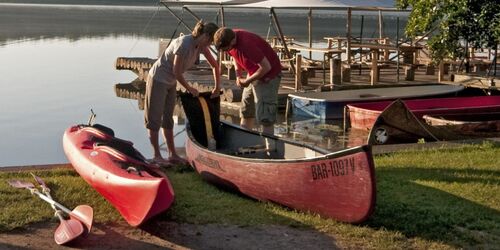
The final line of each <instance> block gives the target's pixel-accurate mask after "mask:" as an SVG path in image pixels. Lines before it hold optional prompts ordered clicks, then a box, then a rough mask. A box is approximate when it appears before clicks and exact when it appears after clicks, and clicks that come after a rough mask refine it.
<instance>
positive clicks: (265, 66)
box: [238, 57, 271, 87]
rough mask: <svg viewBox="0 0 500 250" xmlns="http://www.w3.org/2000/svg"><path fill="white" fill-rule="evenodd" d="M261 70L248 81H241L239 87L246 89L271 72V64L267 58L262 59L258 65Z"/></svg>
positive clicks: (249, 77)
mask: <svg viewBox="0 0 500 250" xmlns="http://www.w3.org/2000/svg"><path fill="white" fill-rule="evenodd" d="M257 65H258V66H259V69H257V71H255V73H254V74H253V75H251V76H248V77H247V79H245V80H239V78H238V80H239V85H241V86H243V87H246V86H248V85H250V83H252V82H253V81H256V80H258V79H261V78H262V77H263V76H265V75H266V74H267V73H268V72H269V71H270V70H271V63H269V60H267V58H266V57H264V58H263V59H262V61H260V62H259V63H258V64H257Z"/></svg>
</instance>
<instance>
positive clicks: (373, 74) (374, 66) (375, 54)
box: [370, 49, 380, 85]
mask: <svg viewBox="0 0 500 250" xmlns="http://www.w3.org/2000/svg"><path fill="white" fill-rule="evenodd" d="M370 76H371V78H370V83H371V85H375V83H377V82H379V80H380V76H379V71H378V49H374V50H372V68H371V71H370Z"/></svg>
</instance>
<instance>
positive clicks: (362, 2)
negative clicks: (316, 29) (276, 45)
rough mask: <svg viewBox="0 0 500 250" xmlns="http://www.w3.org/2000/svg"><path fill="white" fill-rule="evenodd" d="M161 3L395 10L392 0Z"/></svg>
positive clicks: (174, 1)
mask: <svg viewBox="0 0 500 250" xmlns="http://www.w3.org/2000/svg"><path fill="white" fill-rule="evenodd" d="M161 3H163V4H164V5H167V6H186V7H195V6H200V7H203V6H205V7H207V6H214V7H215V6H222V7H225V8H275V9H308V8H313V9H347V8H352V9H358V10H396V8H395V7H394V6H395V4H394V0H358V1H356V0H305V1H304V0H218V1H217V0H206V1H200V0H182V1H179V0H161Z"/></svg>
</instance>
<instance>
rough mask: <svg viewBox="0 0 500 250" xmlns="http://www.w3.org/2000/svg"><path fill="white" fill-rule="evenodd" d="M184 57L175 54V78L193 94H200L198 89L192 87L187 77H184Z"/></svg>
mask: <svg viewBox="0 0 500 250" xmlns="http://www.w3.org/2000/svg"><path fill="white" fill-rule="evenodd" d="M182 60H184V59H182V57H181V56H179V55H175V57H174V75H175V79H176V80H177V81H178V82H179V83H180V84H181V85H182V86H183V87H184V88H186V89H187V91H189V93H191V94H192V95H193V96H198V95H199V93H198V90H197V89H195V88H193V87H191V85H189V83H187V81H186V79H184V75H183V73H184V72H182V67H181V65H182Z"/></svg>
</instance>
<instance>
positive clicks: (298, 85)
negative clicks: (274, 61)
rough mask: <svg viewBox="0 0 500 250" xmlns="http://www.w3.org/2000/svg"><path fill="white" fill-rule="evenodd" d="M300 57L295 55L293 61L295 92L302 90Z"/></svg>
mask: <svg viewBox="0 0 500 250" xmlns="http://www.w3.org/2000/svg"><path fill="white" fill-rule="evenodd" d="M301 65H302V55H300V54H297V55H296V59H295V91H299V90H300V89H302V68H301Z"/></svg>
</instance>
